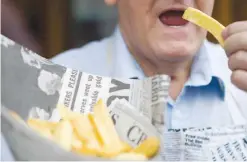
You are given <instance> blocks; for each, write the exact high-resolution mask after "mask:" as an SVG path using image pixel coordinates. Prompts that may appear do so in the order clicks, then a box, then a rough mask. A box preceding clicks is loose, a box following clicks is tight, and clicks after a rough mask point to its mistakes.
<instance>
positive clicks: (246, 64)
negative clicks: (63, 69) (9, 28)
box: [53, 0, 247, 128]
mask: <svg viewBox="0 0 247 162" xmlns="http://www.w3.org/2000/svg"><path fill="white" fill-rule="evenodd" d="M105 1H106V3H107V4H109V5H117V7H118V11H119V26H118V27H117V29H116V31H115V33H114V34H113V36H111V37H110V38H106V39H104V40H102V41H100V42H93V43H90V44H88V45H86V46H84V47H82V48H78V49H73V50H69V51H67V52H65V53H63V54H61V55H58V56H57V57H55V58H54V59H53V61H54V62H55V63H58V64H62V65H64V66H67V67H70V68H75V69H79V70H82V71H85V72H90V73H93V74H98V75H103V76H111V77H123V78H133V77H137V78H139V79H143V78H144V77H150V76H153V75H156V74H167V75H169V76H170V77H171V86H170V89H169V94H170V100H169V102H168V107H169V108H168V116H167V117H166V122H167V123H169V127H170V128H184V127H204V126H216V127H217V126H224V125H231V124H246V121H247V120H246V119H247V93H246V92H245V91H247V22H246V21H244V22H236V23H234V24H231V25H229V26H228V27H227V28H226V29H225V31H224V32H223V33H222V35H223V37H224V39H225V47H224V49H225V50H224V49H223V48H221V47H220V46H219V45H214V44H212V43H209V42H208V41H207V40H206V31H205V30H203V29H202V28H199V27H197V26H196V25H194V24H192V23H189V22H187V21H185V20H183V19H182V15H183V12H184V10H185V9H186V8H187V7H194V8H197V9H199V10H201V11H203V12H204V13H206V14H208V15H211V14H212V11H213V6H214V0H207V1H205V0H105ZM227 56H228V58H227ZM228 65H229V66H228ZM229 68H230V69H229ZM237 87H238V88H237ZM239 88H240V89H241V90H240V89H239Z"/></svg>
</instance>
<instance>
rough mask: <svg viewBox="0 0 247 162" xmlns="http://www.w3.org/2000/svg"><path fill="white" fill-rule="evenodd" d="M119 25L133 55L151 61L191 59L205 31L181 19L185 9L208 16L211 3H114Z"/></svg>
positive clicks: (133, 0)
mask: <svg viewBox="0 0 247 162" xmlns="http://www.w3.org/2000/svg"><path fill="white" fill-rule="evenodd" d="M117 6H118V10H119V23H120V28H121V30H122V33H123V37H124V39H125V41H126V43H127V45H128V47H129V49H130V51H131V52H132V53H135V54H139V55H140V54H141V55H144V56H145V57H146V59H150V60H152V61H154V62H155V61H160V60H165V61H172V62H173V61H175V62H177V61H183V60H185V59H188V58H192V57H193V56H194V55H195V53H196V52H197V50H198V49H199V47H200V45H201V43H202V41H203V40H204V39H205V37H206V31H205V30H203V29H201V28H199V27H197V26H196V25H194V24H192V23H189V22H187V21H185V20H183V19H182V15H183V11H184V10H185V9H186V8H187V7H193V8H197V9H199V10H201V11H203V12H204V13H206V14H208V15H211V14H212V10H213V6H214V0H117Z"/></svg>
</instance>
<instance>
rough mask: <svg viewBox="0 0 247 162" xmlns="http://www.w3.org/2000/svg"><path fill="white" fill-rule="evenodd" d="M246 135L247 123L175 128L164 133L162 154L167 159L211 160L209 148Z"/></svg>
mask: <svg viewBox="0 0 247 162" xmlns="http://www.w3.org/2000/svg"><path fill="white" fill-rule="evenodd" d="M246 135H247V126H246V125H240V126H229V127H221V128H210V127H208V128H201V129H199V128H191V129H177V130H176V129H173V130H169V131H167V132H165V133H164V148H163V149H164V150H162V153H161V156H162V157H163V158H164V160H167V161H207V160H210V156H209V153H208V150H209V148H215V147H218V146H220V145H222V144H225V143H227V142H228V141H231V140H236V139H239V138H244V137H245V136H246Z"/></svg>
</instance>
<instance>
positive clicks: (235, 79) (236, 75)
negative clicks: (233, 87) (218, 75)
mask: <svg viewBox="0 0 247 162" xmlns="http://www.w3.org/2000/svg"><path fill="white" fill-rule="evenodd" d="M239 78H240V77H239V73H238V71H234V72H233V73H232V75H231V81H232V83H233V84H238V82H239Z"/></svg>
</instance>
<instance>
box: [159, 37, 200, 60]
mask: <svg viewBox="0 0 247 162" xmlns="http://www.w3.org/2000/svg"><path fill="white" fill-rule="evenodd" d="M158 48H159V49H157V50H155V51H156V52H155V53H156V57H157V58H158V59H160V60H166V61H185V60H191V59H192V58H193V57H194V56H195V55H196V52H197V51H198V49H199V48H200V45H198V44H194V43H188V42H170V43H163V45H162V46H161V45H160V46H159V47H158Z"/></svg>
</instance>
